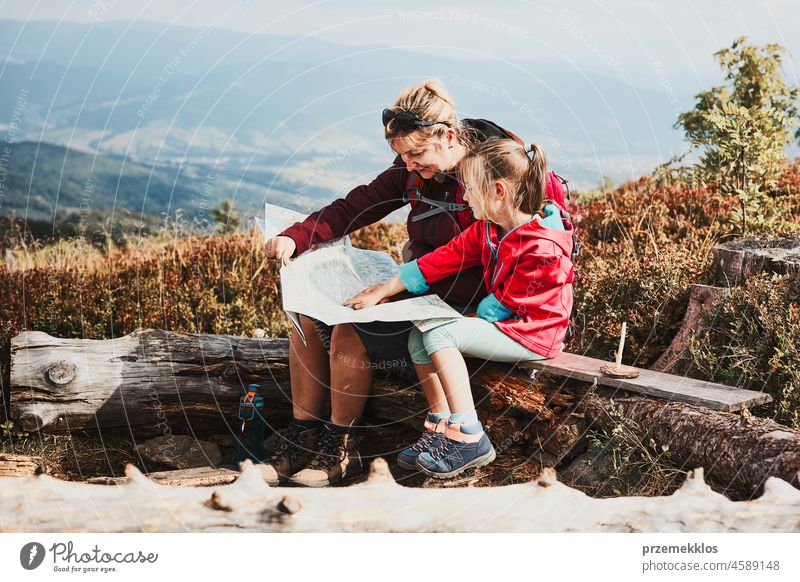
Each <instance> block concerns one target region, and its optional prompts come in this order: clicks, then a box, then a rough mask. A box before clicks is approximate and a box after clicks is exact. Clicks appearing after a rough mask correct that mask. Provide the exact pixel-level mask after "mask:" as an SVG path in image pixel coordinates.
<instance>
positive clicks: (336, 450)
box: [289, 423, 364, 487]
mask: <svg viewBox="0 0 800 582" xmlns="http://www.w3.org/2000/svg"><path fill="white" fill-rule="evenodd" d="M359 440H360V438H359V437H357V436H354V434H353V433H352V432H337V431H336V430H334V429H332V428H331V427H330V425H329V424H327V423H326V424H325V426H324V427H323V429H322V433H321V434H320V437H319V444H318V445H317V451H318V452H317V453H316V454H315V455H314V456H313V457H312V459H311V460H310V461H309V462H308V464H307V465H306V467H305V468H304V469H301V470H300V471H298V472H297V473H295V474H294V475H292V477H291V478H290V479H289V481H290V482H291V483H293V484H294V485H301V486H303V487H325V486H326V485H332V484H334V483H336V482H338V481H341V480H342V479H343V478H345V477H350V476H352V475H355V474H357V473H359V472H360V471H361V470H362V469H363V468H364V465H363V462H362V460H361V455H360V454H359V452H358V449H357V446H358V441H359Z"/></svg>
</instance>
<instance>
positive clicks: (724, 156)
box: [675, 36, 798, 233]
mask: <svg viewBox="0 0 800 582" xmlns="http://www.w3.org/2000/svg"><path fill="white" fill-rule="evenodd" d="M746 40H747V37H744V36H743V37H740V38H737V39H736V40H735V41H734V42H733V44H732V45H731V47H730V48H725V49H722V50H720V51H718V52H716V53H714V56H715V57H716V59H717V61H718V62H719V64H720V66H721V67H722V70H723V71H724V72H725V81H726V84H725V85H721V86H719V87H712V88H711V89H709V90H707V91H703V92H701V93H699V94H698V95H696V99H697V104H696V106H695V108H694V109H693V110H692V111H688V112H686V113H682V114H681V115H680V116H679V117H678V121H677V122H676V123H675V127H677V128H682V129H683V131H684V134H685V135H686V138H687V139H688V140H689V141H690V142H691V144H692V148H702V150H703V152H702V155H701V156H700V160H699V162H698V163H697V164H696V165H695V172H696V173H697V174H698V177H699V178H700V179H701V180H703V181H704V182H706V183H709V182H710V183H716V184H717V186H718V187H719V191H720V193H721V194H723V195H732V196H735V197H736V198H737V199H738V200H739V210H738V212H737V213H736V216H735V218H736V220H737V222H739V223H740V224H741V231H742V233H746V232H747V229H748V227H749V226H754V225H760V224H763V223H764V222H765V221H766V220H767V219H768V215H767V213H766V212H765V211H764V210H765V206H766V204H765V202H766V196H767V193H768V192H769V190H770V189H772V188H773V187H774V184H775V180H776V178H777V177H778V174H779V173H780V170H781V168H782V167H783V165H784V164H785V162H786V152H785V148H786V145H787V144H788V143H790V142H791V141H792V129H793V128H794V126H795V125H797V114H798V111H797V106H796V100H797V97H798V88H797V87H793V86H790V85H788V84H787V83H786V81H785V80H784V79H783V75H782V74H781V63H782V58H783V53H784V52H785V49H784V48H783V47H781V46H780V45H777V44H768V45H766V46H763V47H760V46H756V45H748V44H745V41H746ZM759 211H761V212H759Z"/></svg>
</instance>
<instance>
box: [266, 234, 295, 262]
mask: <svg viewBox="0 0 800 582" xmlns="http://www.w3.org/2000/svg"><path fill="white" fill-rule="evenodd" d="M295 249H297V245H295V243H294V241H293V240H292V239H291V238H290V237H288V236H273V237H272V238H271V239H269V240H268V241H267V243H266V251H267V258H269V259H278V260H279V261H280V262H281V264H283V265H284V266H286V265H288V264H289V261H291V257H292V255H293V254H294V251H295Z"/></svg>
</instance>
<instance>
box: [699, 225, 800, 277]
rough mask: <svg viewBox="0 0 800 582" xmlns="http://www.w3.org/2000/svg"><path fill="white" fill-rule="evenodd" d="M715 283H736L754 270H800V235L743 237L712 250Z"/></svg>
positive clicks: (784, 272)
mask: <svg viewBox="0 0 800 582" xmlns="http://www.w3.org/2000/svg"><path fill="white" fill-rule="evenodd" d="M713 255H714V267H715V269H716V280H717V285H720V286H722V287H735V286H737V285H741V284H742V283H744V282H745V281H746V280H747V277H748V276H749V275H752V274H756V273H779V274H790V273H800V238H798V237H782V238H765V237H753V238H742V239H737V240H735V241H732V242H729V243H725V244H722V245H719V246H717V247H715V248H714V250H713Z"/></svg>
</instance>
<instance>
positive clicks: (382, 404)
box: [12, 331, 800, 492]
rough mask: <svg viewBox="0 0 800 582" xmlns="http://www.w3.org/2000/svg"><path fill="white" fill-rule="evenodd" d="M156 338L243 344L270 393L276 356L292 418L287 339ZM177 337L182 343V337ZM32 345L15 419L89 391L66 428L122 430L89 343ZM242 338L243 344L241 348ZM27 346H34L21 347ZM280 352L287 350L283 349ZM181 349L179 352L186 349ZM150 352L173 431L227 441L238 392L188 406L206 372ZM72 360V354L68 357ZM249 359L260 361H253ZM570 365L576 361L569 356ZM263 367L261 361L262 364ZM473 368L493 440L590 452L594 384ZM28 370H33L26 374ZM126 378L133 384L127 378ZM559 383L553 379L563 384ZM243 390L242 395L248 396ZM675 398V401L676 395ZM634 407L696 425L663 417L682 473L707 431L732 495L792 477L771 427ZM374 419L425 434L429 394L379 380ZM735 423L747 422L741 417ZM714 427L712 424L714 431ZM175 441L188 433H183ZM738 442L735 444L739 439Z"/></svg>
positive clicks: (218, 393)
mask: <svg viewBox="0 0 800 582" xmlns="http://www.w3.org/2000/svg"><path fill="white" fill-rule="evenodd" d="M153 334H154V335H153V336H151V339H150V340H143V339H142V336H147V335H148V333H146V332H139V333H138V334H137V335H138V336H139V337H138V341H144V343H145V344H146V345H150V344H151V343H152V341H154V339H153V338H161V340H160V341H163V342H167V344H168V346H178V348H180V349H186V348H185V346H187V345H189V346H193V347H192V348H191V349H193V350H194V351H195V352H196V351H197V345H198V344H199V343H200V342H202V343H203V344H204V345H211V346H219V345H220V344H223V345H225V344H227V345H228V346H230V345H231V344H232V343H235V344H236V345H237V346H238V348H239V349H238V359H237V360H236V366H237V368H236V369H237V370H239V369H244V370H249V371H251V372H250V374H251V375H250V377H249V378H248V381H249V380H252V381H259V382H260V383H261V384H262V386H264V385H267V384H268V381H265V380H264V378H262V377H258V376H256V375H255V372H252V370H254V369H256V368H257V367H258V366H259V365H260V362H261V361H262V360H261V359H258V357H257V356H254V355H253V354H254V353H258V354H261V353H266V354H269V356H268V358H266V361H267V362H268V364H269V365H265V367H264V369H263V370H262V371H261V372H260V373H261V374H262V375H263V376H266V377H267V378H268V379H269V378H272V379H276V380H275V382H274V384H273V389H272V390H268V391H266V392H265V396H266V400H267V410H268V411H269V412H268V415H267V416H268V418H269V420H270V422H273V416H272V415H274V414H275V411H276V409H278V410H280V407H281V405H282V404H283V406H284V409H285V408H286V406H288V395H289V388H288V378H283V379H282V380H281V381H280V382H278V381H277V378H278V377H279V374H278V373H275V374H272V373H271V371H270V370H271V368H270V367H269V366H272V365H274V366H275V367H276V368H277V370H278V372H280V373H283V372H285V369H286V368H285V366H286V362H287V361H288V351H287V343H286V341H285V340H260V339H252V338H227V337H225V336H222V338H220V337H219V336H217V337H215V338H213V340H210V339H208V338H206V337H204V336H201V337H199V338H198V337H197V336H195V337H194V338H192V337H191V336H188V335H187V334H168V333H165V332H157V331H154V332H153ZM173 335H175V336H180V337H178V338H173V337H172V336H173ZM42 336H44V337H42ZM32 339H33V341H32V342H31V341H24V338H21V337H20V336H17V338H15V344H16V346H17V347H16V352H15V360H14V362H13V365H14V367H15V368H17V366H20V364H22V365H21V367H20V368H19V369H18V370H16V371H15V372H14V378H25V379H26V382H27V384H23V388H22V389H21V390H19V389H18V385H17V383H16V382H14V383H13V385H12V401H13V402H14V403H15V406H16V408H12V412H15V413H16V414H19V415H24V414H26V413H28V412H29V411H30V408H31V407H37V406H43V405H47V406H48V407H49V409H48V410H50V409H56V410H58V409H59V407H61V406H62V405H60V404H59V402H58V395H59V394H60V393H61V391H66V394H73V393H75V392H76V391H79V392H82V393H84V394H92V396H91V398H87V399H86V400H84V401H83V402H82V405H81V406H82V408H81V412H80V415H75V416H73V414H75V413H74V412H73V411H72V410H69V409H68V406H76V405H75V404H74V403H67V404H65V405H63V408H64V409H67V410H68V412H66V413H62V416H63V417H64V418H65V419H66V420H65V422H64V423H63V425H64V426H68V427H73V426H75V425H76V424H78V422H77V421H78V420H80V419H81V418H86V417H93V414H92V412H91V411H92V408H91V406H96V407H97V408H98V409H99V410H98V414H97V415H96V417H94V418H95V420H94V422H93V423H92V424H91V425H86V428H92V427H94V428H99V429H102V430H103V431H106V430H108V429H109V426H110V427H114V426H118V425H119V420H118V419H116V418H115V419H112V421H111V423H110V425H107V424H106V422H109V417H108V415H106V414H101V412H102V411H103V408H104V407H105V406H106V405H105V402H104V398H105V399H108V398H114V397H115V396H118V391H119V390H122V388H120V385H119V384H117V385H108V384H97V383H96V382H95V383H92V382H89V383H88V384H89V385H90V386H91V387H92V388H93V389H94V390H95V391H96V393H91V391H90V390H88V389H84V388H81V389H76V388H73V387H72V385H73V383H75V382H79V381H80V380H81V378H84V377H85V376H86V375H88V372H87V371H85V370H84V368H83V367H82V362H81V359H80V358H79V357H78V355H77V354H79V353H80V352H79V351H78V350H77V348H75V347H74V346H73V345H71V344H70V343H69V342H70V341H72V342H77V343H79V344H80V343H82V342H83V340H63V342H64V343H59V345H58V347H57V349H55V350H54V349H52V345H53V343H54V340H53V338H49V336H46V335H45V334H34V337H33V338H32ZM121 339H124V338H121ZM234 339H235V340H239V341H237V342H234V341H233V340H234ZM116 341H117V340H110V342H112V343H113V342H116ZM240 342H241V343H240ZM249 342H252V343H253V344H255V345H250V346H248V345H246V344H248V343H249ZM31 343H33V345H34V346H38V345H41V346H44V348H43V350H42V353H40V354H37V355H36V356H35V357H33V356H31V357H27V356H23V354H26V353H29V352H32V353H35V352H36V351H37V350H39V348H38V347H32V346H30V345H29V344H31ZM181 343H183V346H181ZM103 344H106V342H95V343H94V344H89V345H88V347H87V348H86V349H87V350H88V351H95V352H97V351H101V352H106V353H108V352H110V351H111V350H110V349H109V347H108V346H107V345H103ZM23 345H25V346H28V347H25V348H23V347H21V346H23ZM276 345H277V346H278V347H276ZM62 347H65V348H66V349H65V350H62V349H61V348H62ZM178 348H176V350H177V349H178ZM148 349H149V351H148V352H146V353H153V352H158V353H159V354H161V356H159V357H160V358H161V359H157V360H156V361H154V362H150V363H149V364H148V366H147V368H148V369H149V370H150V373H146V371H145V370H143V369H140V370H139V371H138V372H137V375H136V377H137V378H139V377H142V376H147V381H146V382H145V383H144V386H145V387H146V389H147V390H150V391H155V392H156V394H157V395H160V394H162V393H165V394H172V395H175V394H178V395H179V396H180V397H181V399H180V400H179V402H180V403H181V407H180V408H177V409H172V408H169V409H168V410H167V412H168V414H166V422H167V423H170V426H172V423H174V425H175V426H180V422H179V420H180V421H182V422H183V423H184V424H185V425H186V426H188V427H191V429H192V430H193V431H194V434H195V435H196V436H200V435H201V434H208V433H219V432H220V431H219V426H218V425H217V426H212V427H209V426H207V425H206V424H204V423H208V422H211V419H213V418H214V417H213V416H212V415H210V414H209V413H208V410H207V406H206V403H207V402H209V401H215V406H216V408H217V410H218V411H219V410H222V411H229V412H226V413H225V414H226V415H227V418H235V414H236V413H235V410H236V403H237V402H238V392H237V391H235V390H234V389H233V388H230V387H228V388H227V389H225V390H223V389H222V388H219V386H220V385H221V383H219V382H216V383H215V382H208V381H207V382H206V384H205V387H206V392H205V393H203V392H202V391H195V392H189V396H191V398H190V397H188V396H187V397H184V396H183V392H184V391H183V388H182V386H183V382H184V380H185V379H186V378H189V381H190V384H191V385H193V386H198V385H200V383H199V382H198V381H197V380H196V379H195V376H193V375H192V374H194V370H193V369H192V368H191V366H197V364H189V363H188V361H189V357H188V356H187V354H186V353H185V352H180V351H175V352H174V353H173V354H172V360H173V361H175V362H179V363H181V364H180V365H178V364H176V366H175V367H174V368H173V367H167V366H165V365H163V364H162V361H163V359H164V358H165V357H166V356H164V354H165V353H167V352H168V347H165V346H161V347H160V348H159V349H158V350H156V349H155V348H152V347H150V348H148ZM64 352H66V354H65V353H64ZM219 352H220V350H219V349H218V350H217V352H216V353H217V354H219ZM47 354H49V357H47ZM85 357H86V358H87V359H89V360H93V361H94V359H93V357H92V356H88V355H86V356H85ZM194 357H196V356H194ZM248 357H249V358H250V359H247V358H248ZM567 357H572V356H571V355H567ZM558 358H562V356H559V357H558ZM558 358H554V360H553V361H554V362H557V361H558ZM109 359H112V358H109ZM59 360H68V361H70V362H73V363H76V370H77V374H76V377H75V379H74V380H72V381H71V382H70V383H67V384H64V385H61V386H59V387H58V388H55V387H53V386H52V385H51V384H47V382H49V380H48V381H46V380H44V379H43V375H42V374H41V372H40V373H39V374H38V375H37V374H36V372H35V370H40V371H41V370H44V369H47V364H49V363H52V361H59ZM113 360H114V361H113V362H112V364H116V363H118V361H119V358H118V356H114V358H113ZM253 360H256V362H254V361H253ZM32 361H34V362H38V367H35V366H34V364H32V363H31V362H32ZM145 361H149V360H147V359H146V358H142V359H137V361H136V362H129V363H133V364H138V365H139V366H145V363H144V362H145ZM548 363H549V362H548ZM97 365H99V364H97ZM215 365H216V366H225V365H226V360H224V359H222V357H221V356H219V359H218V360H217V361H216V364H215ZM469 365H470V372H471V381H472V385H473V395H474V397H475V402H476V404H477V408H478V413H479V416H480V417H481V420H482V422H484V423H485V424H487V425H489V426H490V430H489V434H490V438H491V439H492V441H493V442H494V443H501V442H506V441H509V439H511V441H509V442H514V443H516V444H519V445H520V446H525V447H528V446H534V447H539V448H540V450H541V451H542V456H547V457H548V458H551V459H552V461H553V463H552V464H555V463H557V462H558V461H559V460H560V459H566V458H568V457H569V456H571V455H574V454H577V453H580V452H581V447H582V446H583V445H584V444H585V442H584V441H585V439H584V438H583V437H584V436H585V432H586V428H587V424H586V422H585V420H584V419H580V418H579V414H580V413H581V412H586V406H585V403H584V402H583V401H582V399H583V396H584V394H585V392H586V390H587V387H586V386H585V385H584V384H565V383H564V381H563V376H564V373H563V372H559V373H558V374H559V376H558V378H557V379H558V380H559V382H552V383H548V382H545V381H543V380H546V379H547V377H545V378H543V379H540V380H538V381H535V382H533V381H531V377H530V374H531V370H530V369H522V368H521V367H517V368H514V367H511V366H507V365H499V364H487V363H485V362H476V361H470V362H469ZM584 367H585V366H584ZM173 369H176V370H178V371H179V372H181V373H178V374H176V373H173V372H172V370H173ZM187 369H192V374H189V373H187V372H186V370H187ZM22 370H24V373H23V371H22ZM121 374H123V375H124V374H125V373H124V372H121ZM649 374H655V372H652V371H649V370H643V371H642V376H644V377H647V375H649ZM540 375H541V374H540ZM662 376H664V375H662ZM579 377H580V379H581V380H589V381H591V379H593V378H594V377H595V375H593V374H588V373H584V374H583V375H582V376H579ZM640 378H641V376H640ZM550 379H551V380H553V378H550ZM598 381H600V382H601V383H608V382H613V383H614V384H615V385H617V386H620V387H622V388H627V387H626V383H627V382H630V381H626V380H611V379H608V378H606V379H599V378H598ZM32 385H33V386H34V387H35V389H34V390H28V389H26V388H25V386H28V387H30V386H32ZM222 385H224V386H226V387H227V386H228V385H227V384H222ZM39 386H45V388H46V391H47V394H48V395H49V396H48V397H49V400H45V401H44V402H43V403H42V402H39V401H38V400H35V401H33V402H31V401H30V398H31V394H33V395H34V396H36V395H37V394H39V393H40V392H43V391H45V388H39ZM208 386H212V387H214V388H215V391H212V390H210V389H208ZM18 390H19V391H18ZM236 390H239V389H238V387H237V389H236ZM124 391H125V399H126V403H127V402H136V403H138V404H137V405H138V406H139V408H143V405H142V400H145V403H146V399H147V398H149V395H147V393H145V395H144V397H142V395H141V394H139V395H138V399H137V394H138V393H137V384H136V382H135V381H134V382H131V383H127V384H125V386H124ZM26 396H27V399H26ZM669 397H670V398H671V397H672V396H671V393H670V396H669ZM597 398H600V399H601V402H605V403H606V405H608V399H607V398H606V397H603V396H601V395H600V394H598V396H597ZM226 399H227V400H226ZM629 401H630V402H638V403H641V409H648V410H653V411H657V410H659V409H660V408H663V407H665V406H669V407H670V410H671V411H673V414H674V416H675V418H676V419H680V418H684V419H685V418H692V419H693V420H694V425H683V424H680V423H677V424H675V425H671V424H670V423H669V421H668V417H666V416H665V417H658V418H659V419H661V420H660V424H658V425H657V427H658V430H659V431H661V432H660V433H658V434H659V435H660V438H661V441H660V442H662V443H666V444H669V443H670V440H671V439H672V438H673V433H675V435H674V438H675V439H678V440H679V441H681V442H685V443H686V446H683V447H679V446H677V445H676V446H671V450H672V451H674V458H673V461H674V462H676V463H678V464H684V463H686V462H692V461H693V459H694V458H695V457H693V456H692V455H694V454H695V453H694V451H693V449H692V447H691V443H692V439H693V438H694V437H695V434H696V433H697V432H698V431H703V430H705V431H706V432H707V433H709V432H710V433H711V434H713V435H715V436H716V440H713V441H712V442H718V441H721V440H727V441H730V443H729V445H727V447H726V449H725V450H726V454H728V455H729V456H730V459H731V461H730V462H729V465H726V466H730V467H736V469H737V470H735V471H728V470H727V469H726V470H722V471H720V469H719V468H718V463H719V460H718V459H715V458H714V456H713V451H717V450H719V448H718V447H717V448H710V449H709V451H711V452H710V453H708V454H709V456H708V457H704V458H703V459H704V461H708V463H706V462H704V463H697V464H698V465H701V464H702V465H706V466H708V467H709V471H711V472H712V475H713V476H714V478H715V479H718V480H719V481H720V482H722V483H724V484H726V485H727V484H728V481H726V480H725V479H726V478H727V479H730V480H731V487H732V489H731V490H732V491H734V492H736V491H743V492H752V491H753V490H757V489H758V488H759V487H760V486H761V484H762V483H763V482H764V480H765V479H766V477H767V476H769V475H774V474H777V475H781V476H786V472H785V471H784V472H783V473H772V472H770V465H769V463H766V462H765V463H759V458H758V457H753V458H752V459H751V457H750V453H751V451H752V450H753V448H752V443H754V442H756V441H758V439H759V438H760V437H761V436H762V435H763V434H765V432H764V431H763V430H761V428H760V426H761V425H759V424H758V423H756V424H754V425H753V426H754V430H753V431H751V432H749V433H748V432H747V430H746V429H742V430H738V431H736V432H726V430H728V429H729V428H732V427H727V426H726V425H724V423H723V424H717V423H716V422H715V420H714V419H717V418H718V416H717V414H718V413H714V412H712V411H710V410H708V409H697V408H695V407H693V406H690V405H687V404H683V403H678V402H670V403H667V402H663V401H661V402H659V401H655V400H651V399H648V398H641V397H632V398H630V399H629ZM162 402H163V401H162ZM631 406H633V405H631ZM368 410H369V411H370V413H371V414H372V415H373V418H376V419H379V420H382V421H388V422H394V423H398V422H399V423H406V424H410V425H412V426H415V427H416V428H420V427H421V420H422V418H423V416H424V413H425V411H426V410H427V405H426V403H425V399H424V397H423V395H422V393H421V391H420V390H419V389H418V388H417V387H413V386H402V385H398V384H397V383H395V382H393V381H390V380H381V379H378V380H376V381H375V382H374V384H373V389H372V393H371V395H370V398H369V404H368ZM595 410H596V408H595ZM698 410H699V411H700V412H699V413H698V412H697V411H698ZM136 412H137V411H136V410H131V411H130V413H129V414H128V418H129V419H130V420H129V422H130V424H129V425H127V426H126V427H125V430H126V432H128V434H133V435H140V434H141V432H142V431H143V430H144V429H146V428H147V427H148V426H149V425H148V424H147V422H143V421H142V420H141V417H140V416H141V412H140V416H136ZM145 412H147V414H149V415H150V417H149V419H146V420H150V419H152V416H153V412H152V409H151V411H149V412H148V411H147V410H145ZM173 415H180V417H181V418H180V419H175V418H174V416H173ZM53 416H55V415H53ZM728 416H730V417H733V418H737V417H735V416H734V415H728ZM217 417H219V418H222V419H223V420H225V418H224V417H223V416H222V413H219V412H218V414H217ZM570 419H571V420H570ZM707 419H710V420H709V421H708V422H707ZM115 423H116V424H115ZM275 424H276V426H278V427H281V426H283V425H282V424H278V422H277V421H275ZM773 424H774V423H773ZM59 426H60V425H56V428H58V427H59ZM608 426H609V425H608V424H607V423H606V425H605V427H608ZM640 426H641V427H642V430H643V431H644V430H647V429H650V421H649V420H648V421H647V422H644V423H641V424H640ZM774 426H775V427H778V428H774V430H770V431H766V432H767V433H769V432H774V431H779V430H782V429H783V427H780V426H779V425H777V424H776V425H774ZM45 428H47V427H45ZM733 428H735V427H733ZM235 430H236V428H235V427H228V433H229V434H230V433H231V432H233V431H235ZM786 430H788V429H786ZM175 432H178V431H177V430H176V431H175ZM187 432H188V431H187ZM786 434H788V435H789V437H788V438H789V441H790V443H791V444H790V446H789V447H788V448H787V456H786V457H783V458H784V459H785V461H784V465H785V466H786V467H790V466H793V465H792V463H793V462H794V461H793V458H791V455H792V454H793V453H790V451H797V450H798V449H800V438H799V437H798V435H797V434H795V433H791V432H789V433H786ZM687 435H688V436H687ZM734 436H735V438H733V437H734ZM535 452H536V449H535V448H534V450H533V451H532V453H535ZM744 458H747V459H748V462H751V460H752V463H753V464H755V465H759V466H758V467H753V468H748V469H747V470H741V471H738V469H739V468H740V465H741V459H744ZM737 460H738V461H737ZM715 463H716V465H714V466H712V464H715ZM690 466H691V465H690ZM781 466H782V465H776V468H777V469H780V467H781ZM781 470H783V469H781ZM795 470H796V469H795ZM786 479H787V481H791V480H792V478H791V477H786Z"/></svg>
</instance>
